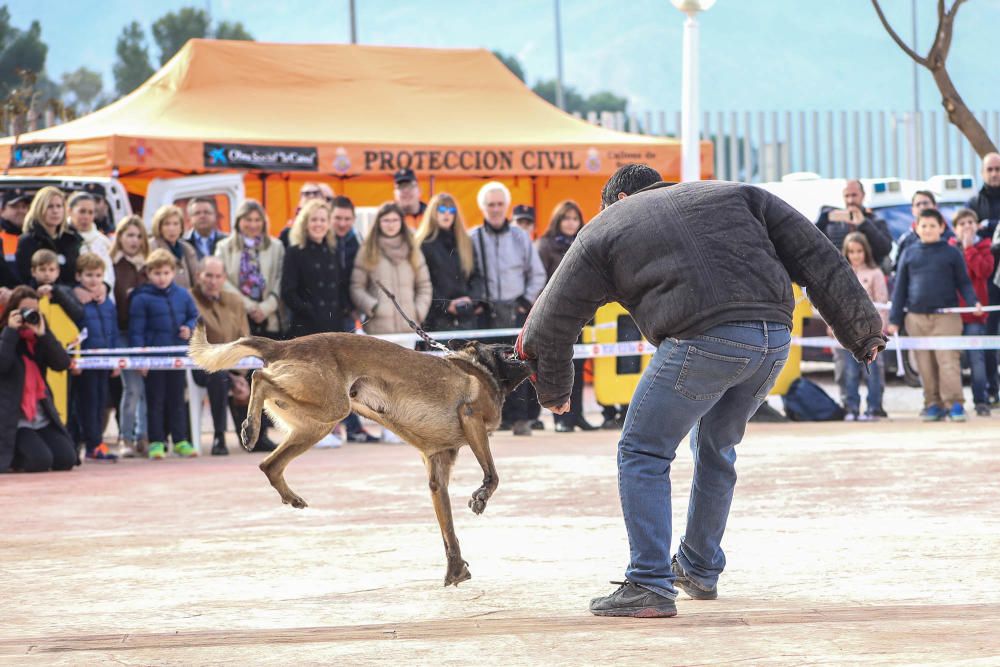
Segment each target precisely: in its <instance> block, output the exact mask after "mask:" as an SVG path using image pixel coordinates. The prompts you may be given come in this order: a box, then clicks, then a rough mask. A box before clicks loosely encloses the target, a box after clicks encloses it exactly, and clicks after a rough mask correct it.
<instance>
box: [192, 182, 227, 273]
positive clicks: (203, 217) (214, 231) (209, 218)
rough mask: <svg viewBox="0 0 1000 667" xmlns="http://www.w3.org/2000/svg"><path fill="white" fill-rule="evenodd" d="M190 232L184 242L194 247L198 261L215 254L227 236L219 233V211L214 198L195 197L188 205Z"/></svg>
mask: <svg viewBox="0 0 1000 667" xmlns="http://www.w3.org/2000/svg"><path fill="white" fill-rule="evenodd" d="M187 224H188V232H187V234H185V235H184V240H185V241H187V242H188V243H190V244H191V245H193V246H194V250H195V252H196V253H198V259H202V258H203V257H210V256H212V255H214V254H215V246H216V244H217V243H218V242H219V241H221V240H222V239H224V238H226V235H225V234H223V233H222V232H220V231H219V209H218V207H217V205H216V203H215V199H214V198H212V197H194V198H192V199H191V201H189V202H188V205H187Z"/></svg>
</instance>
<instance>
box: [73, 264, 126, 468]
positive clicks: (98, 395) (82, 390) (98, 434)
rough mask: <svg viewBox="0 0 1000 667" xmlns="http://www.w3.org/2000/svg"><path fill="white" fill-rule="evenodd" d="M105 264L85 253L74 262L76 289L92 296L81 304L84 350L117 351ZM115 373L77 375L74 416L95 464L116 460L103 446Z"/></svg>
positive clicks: (114, 312)
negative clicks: (105, 284)
mask: <svg viewBox="0 0 1000 667" xmlns="http://www.w3.org/2000/svg"><path fill="white" fill-rule="evenodd" d="M105 268H106V267H105V265H104V260H103V259H101V258H100V257H99V256H98V255H95V254H94V253H92V252H85V253H83V254H82V255H80V257H79V258H78V259H77V260H76V282H77V286H78V287H79V288H81V289H83V290H86V291H87V292H90V293H91V294H93V295H94V298H93V299H92V300H90V301H88V302H87V303H85V304H83V326H84V328H86V329H87V337H86V339H84V341H83V345H82V346H81V347H82V348H83V349H84V350H96V349H100V348H114V347H118V311H117V310H116V309H115V304H114V303H113V302H112V301H111V300H110V299H108V298H106V291H105V290H104V289H102V288H103V286H104V270H105ZM117 374H118V370H117V369H115V370H114V371H108V370H105V369H91V370H85V371H83V372H82V373H80V376H79V378H78V380H77V391H76V392H75V393H74V395H75V397H76V399H77V400H78V407H77V415H78V416H79V420H80V431H81V432H82V435H83V442H84V446H85V447H86V449H87V458H88V459H93V460H96V461H115V460H117V459H118V457H117V456H116V455H114V454H112V453H111V451H110V450H109V449H108V446H107V445H106V444H104V429H103V426H104V406H105V405H107V404H108V380H109V378H110V377H111V376H112V375H117Z"/></svg>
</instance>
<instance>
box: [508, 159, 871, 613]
mask: <svg viewBox="0 0 1000 667" xmlns="http://www.w3.org/2000/svg"><path fill="white" fill-rule="evenodd" d="M612 178H614V177H612ZM792 280H794V281H795V282H797V283H799V284H801V285H804V286H805V287H806V288H807V289H808V290H809V293H810V296H811V298H812V301H813V303H814V304H815V305H816V306H817V308H818V309H819V310H820V312H821V313H822V315H823V317H824V319H825V320H826V321H827V322H830V323H831V324H832V326H833V329H834V331H835V333H836V334H837V337H838V339H839V340H840V342H841V343H842V344H843V345H844V346H845V347H846V348H847V349H848V350H850V351H851V352H852V353H853V354H854V356H855V358H856V359H858V360H859V361H860V360H874V358H875V357H876V355H877V354H878V353H879V352H880V351H881V350H882V349H884V347H885V338H884V337H883V336H882V318H881V317H880V316H879V314H878V312H877V311H876V310H875V308H874V306H873V305H872V303H871V300H870V299H869V298H868V296H867V294H866V293H865V291H864V288H862V286H861V283H860V282H858V280H857V278H855V276H854V273H853V271H852V270H851V269H850V267H849V266H848V264H847V263H846V262H845V261H844V259H843V257H842V256H841V253H840V252H839V251H838V250H837V249H836V248H834V247H833V246H832V245H831V244H829V243H827V242H826V241H825V240H824V238H823V235H822V233H821V232H820V231H819V230H817V229H816V227H815V226H814V225H813V224H812V223H811V222H809V220H807V219H806V218H804V217H803V216H802V215H800V214H799V213H798V212H796V211H795V209H793V208H792V207H791V206H789V205H788V204H786V203H785V202H784V201H782V200H781V199H779V198H778V197H775V196H774V195H772V194H770V193H768V192H766V191H764V190H762V189H760V188H756V187H754V186H750V185H746V184H743V183H728V182H721V181H698V182H693V183H683V184H677V185H669V184H667V183H658V184H654V185H651V186H649V187H647V188H645V189H643V190H640V191H638V192H634V193H633V194H631V195H628V196H626V197H624V198H621V199H620V200H619V201H616V203H614V204H612V205H611V206H609V207H608V208H606V209H605V210H604V211H603V212H602V213H601V214H600V215H599V216H597V218H595V219H594V220H592V221H591V222H590V224H588V225H587V226H585V227H584V228H583V229H582V230H581V231H580V233H579V234H578V235H577V238H576V241H574V243H573V245H572V246H570V249H569V250H568V251H567V253H566V256H565V258H564V259H563V260H562V263H561V264H560V268H559V271H557V272H556V274H555V275H554V276H553V277H552V279H551V280H550V281H549V284H548V285H547V286H546V287H545V290H544V291H543V292H542V294H541V296H540V297H539V298H538V301H537V302H536V303H535V305H534V307H533V308H532V310H531V314H530V316H529V317H528V320H527V322H526V323H525V325H524V329H523V330H522V332H521V336H520V337H519V339H518V345H517V347H518V351H519V352H520V353H521V355H522V357H523V358H526V359H529V360H534V362H535V368H536V371H537V375H536V376H535V380H534V381H535V387H536V388H537V390H538V398H539V401H540V402H541V404H542V405H543V406H546V407H548V408H550V409H551V410H552V411H553V412H555V413H557V414H562V413H564V412H566V411H568V410H569V408H570V400H569V399H570V393H571V390H572V384H573V361H572V358H573V344H574V343H575V342H576V339H577V337H578V336H579V335H580V330H581V328H582V327H583V325H584V324H585V323H586V322H587V321H588V320H590V319H591V318H592V317H593V316H594V312H595V311H596V310H597V308H598V307H600V306H601V305H603V304H605V303H608V302H610V301H618V302H619V303H622V304H624V305H625V306H626V307H627V308H629V310H630V312H631V314H632V317H633V319H635V321H636V323H637V324H638V325H639V328H640V330H641V331H642V332H643V334H644V335H645V337H646V338H647V339H648V340H649V341H650V342H652V343H653V344H654V345H656V346H657V350H656V353H655V355H654V356H653V360H652V362H651V363H650V364H649V366H648V367H647V368H646V371H645V373H644V374H643V378H642V380H641V381H640V383H639V386H638V388H637V389H636V392H635V400H634V401H633V404H632V407H631V409H630V410H629V412H628V416H627V417H626V419H625V426H624V429H623V431H622V434H621V439H620V441H619V444H618V479H619V491H620V494H621V502H622V511H623V515H624V518H625V524H626V527H627V534H628V539H629V546H630V551H631V557H630V563H629V566H628V568H627V570H626V573H625V576H626V580H625V582H624V583H622V584H621V586H620V588H618V590H617V591H615V592H614V593H612V594H611V595H609V596H606V597H601V598H594V599H593V600H591V603H590V610H591V613H593V614H595V615H598V616H633V617H639V618H651V617H668V616H675V615H676V614H677V607H676V604H675V603H674V599H675V598H676V596H677V589H676V588H675V585H676V586H678V587H680V588H681V589H682V590H684V591H685V592H686V593H687V594H688V595H690V596H691V597H694V598H698V599H714V598H715V597H717V595H718V592H717V582H718V579H719V575H720V574H721V572H722V570H723V568H724V566H725V562H726V561H725V555H724V554H723V551H722V548H721V541H722V536H723V532H724V531H725V527H726V521H727V518H728V515H729V508H730V505H731V503H732V497H733V489H734V487H735V484H736V470H735V462H736V449H735V448H736V445H737V444H739V442H740V440H742V438H743V433H744V431H745V429H746V424H747V420H748V419H750V417H751V416H752V415H753V414H754V413H755V412H756V410H757V408H758V406H759V405H760V404H761V402H762V401H763V400H764V399H765V397H766V396H767V393H768V392H769V391H770V389H771V387H772V386H773V385H774V382H775V380H776V379H777V376H778V374H779V373H780V371H781V369H782V367H783V366H784V363H785V361H786V359H787V357H788V347H789V344H790V342H791V326H792V310H793V308H794V305H795V302H794V298H793V295H792ZM688 433H691V448H692V452H693V455H694V480H693V482H692V485H691V499H690V501H689V504H688V515H687V528H686V533H685V535H684V536H683V537H682V538H681V540H680V546H679V548H678V551H677V552H676V555H674V556H673V558H671V552H670V547H671V537H672V535H671V529H672V525H671V501H670V492H671V486H670V464H671V462H672V461H673V459H674V456H675V453H676V449H677V446H678V445H679V444H680V441H681V439H682V438H684V437H685V435H687V434H688Z"/></svg>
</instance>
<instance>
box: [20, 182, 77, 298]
mask: <svg viewBox="0 0 1000 667" xmlns="http://www.w3.org/2000/svg"><path fill="white" fill-rule="evenodd" d="M81 245H83V239H82V238H81V237H80V235H79V234H77V233H76V231H75V230H73V229H71V228H70V227H69V225H67V224H66V196H65V195H64V194H63V192H62V190H60V189H59V188H57V187H54V186H51V185H49V186H46V187H44V188H42V189H41V190H39V191H38V194H36V195H35V198H34V199H32V200H31V206H30V207H29V208H28V214H27V215H26V216H25V218H24V233H22V234H21V236H20V238H18V240H17V252H16V253H15V263H16V265H17V272H18V274H19V278H20V279H21V281H22V282H25V283H26V282H28V279H29V278H31V257H32V255H34V254H35V252H36V251H38V250H51V251H52V252H54V253H55V254H56V256H57V257H58V258H59V281H58V282H59V284H61V285H68V286H70V287H72V286H73V285H74V284H76V259H77V257H79V256H80V246H81Z"/></svg>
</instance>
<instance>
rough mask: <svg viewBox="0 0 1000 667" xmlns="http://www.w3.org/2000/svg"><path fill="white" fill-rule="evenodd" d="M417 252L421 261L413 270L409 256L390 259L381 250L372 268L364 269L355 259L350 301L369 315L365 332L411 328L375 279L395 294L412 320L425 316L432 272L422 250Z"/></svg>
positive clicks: (393, 331) (380, 332) (396, 331)
mask: <svg viewBox="0 0 1000 667" xmlns="http://www.w3.org/2000/svg"><path fill="white" fill-rule="evenodd" d="M418 256H419V258H420V263H419V264H418V265H417V268H416V270H414V269H413V264H411V263H410V261H409V259H404V260H402V261H400V262H397V263H393V262H392V261H391V260H390V259H389V258H388V257H386V256H385V255H384V254H380V255H379V260H378V264H376V265H375V268H373V269H366V268H365V267H364V265H363V264H362V263H361V262H355V264H354V271H353V272H352V273H351V301H353V302H354V305H355V306H356V307H357V309H358V310H359V311H361V312H362V313H363V314H365V315H367V316H368V317H369V318H370V319H369V320H368V322H367V324H365V332H366V333H370V334H389V333H404V332H409V331H410V325H408V324H407V323H406V320H404V319H403V317H402V316H401V315H400V314H399V312H398V311H397V310H396V307H395V306H393V305H392V301H390V300H389V297H387V296H386V295H385V293H384V292H383V291H382V290H380V289H379V288H378V287H377V286H376V285H375V281H376V280H378V281H380V282H381V283H382V284H383V285H385V288H386V289H387V290H389V291H390V292H392V293H393V294H394V295H396V301H397V302H398V303H399V307H400V308H402V309H403V312H404V313H406V314H407V316H408V317H409V318H410V319H412V320H413V321H414V322H422V321H423V320H424V318H426V317H427V311H428V310H430V306H431V295H432V287H431V275H430V272H428V270H427V262H426V261H425V260H424V256H423V254H418Z"/></svg>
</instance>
